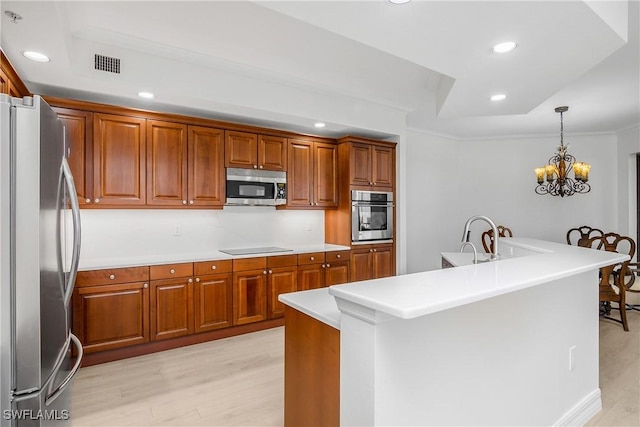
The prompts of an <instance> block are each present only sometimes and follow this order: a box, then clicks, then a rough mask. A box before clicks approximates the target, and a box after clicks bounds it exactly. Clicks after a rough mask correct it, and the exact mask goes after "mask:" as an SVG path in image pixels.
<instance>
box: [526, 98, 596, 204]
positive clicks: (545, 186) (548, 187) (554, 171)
mask: <svg viewBox="0 0 640 427" xmlns="http://www.w3.org/2000/svg"><path fill="white" fill-rule="evenodd" d="M568 109H569V107H557V108H556V113H560V146H559V147H558V151H556V154H555V155H554V156H553V157H551V158H550V159H549V164H548V165H545V166H543V167H541V168H536V169H535V172H536V177H537V178H538V186H537V187H536V193H537V194H551V195H552V196H560V197H564V196H573V195H574V194H575V193H580V194H584V193H588V192H589V191H591V186H590V185H589V184H587V181H588V180H589V170H590V169H591V165H590V164H588V163H583V162H576V158H575V157H573V156H572V155H571V154H569V153H567V149H568V148H569V146H568V145H564V140H563V135H562V133H563V130H564V129H563V123H562V113H564V112H566V111H567V110H568ZM572 170H573V174H574V177H575V178H574V179H572V178H570V177H569V172H571V171H572ZM545 176H546V178H547V182H545V180H544V179H545Z"/></svg>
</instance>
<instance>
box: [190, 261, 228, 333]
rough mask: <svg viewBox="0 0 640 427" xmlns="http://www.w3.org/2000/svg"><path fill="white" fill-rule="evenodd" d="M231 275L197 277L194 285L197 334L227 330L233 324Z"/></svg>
mask: <svg viewBox="0 0 640 427" xmlns="http://www.w3.org/2000/svg"><path fill="white" fill-rule="evenodd" d="M231 281H232V276H231V274H209V275H206V276H196V278H195V281H194V282H195V283H194V288H193V291H194V311H195V313H194V318H195V330H194V331H195V333H198V332H206V331H212V330H214V329H220V328H226V327H228V326H231V325H232V322H233V300H232V293H233V289H232V283H231Z"/></svg>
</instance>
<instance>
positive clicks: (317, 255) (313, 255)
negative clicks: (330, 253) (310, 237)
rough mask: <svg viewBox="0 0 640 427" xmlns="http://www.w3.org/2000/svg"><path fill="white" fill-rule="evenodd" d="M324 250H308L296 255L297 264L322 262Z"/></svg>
mask: <svg viewBox="0 0 640 427" xmlns="http://www.w3.org/2000/svg"><path fill="white" fill-rule="evenodd" d="M324 256H325V255H324V252H309V253H306V254H300V255H298V265H305V264H322V263H323V262H324Z"/></svg>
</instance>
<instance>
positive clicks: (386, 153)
mask: <svg viewBox="0 0 640 427" xmlns="http://www.w3.org/2000/svg"><path fill="white" fill-rule="evenodd" d="M349 160H350V165H349V170H350V183H351V185H352V186H355V187H363V188H364V187H366V188H365V189H371V188H373V189H385V191H392V190H393V175H394V173H395V172H394V171H395V169H394V161H395V158H394V150H393V148H391V147H387V146H384V145H376V144H369V143H361V142H351V143H350V155H349Z"/></svg>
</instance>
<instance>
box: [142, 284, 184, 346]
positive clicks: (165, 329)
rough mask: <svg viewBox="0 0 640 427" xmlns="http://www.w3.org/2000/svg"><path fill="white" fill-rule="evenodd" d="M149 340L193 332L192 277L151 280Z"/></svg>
mask: <svg viewBox="0 0 640 427" xmlns="http://www.w3.org/2000/svg"><path fill="white" fill-rule="evenodd" d="M150 299H151V314H150V318H151V340H162V339H167V338H174V337H179V336H183V335H188V334H192V333H193V323H194V322H193V279H192V278H190V277H189V278H185V277H183V278H178V279H166V280H152V281H151V298H150Z"/></svg>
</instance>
